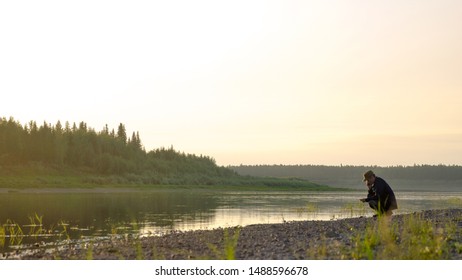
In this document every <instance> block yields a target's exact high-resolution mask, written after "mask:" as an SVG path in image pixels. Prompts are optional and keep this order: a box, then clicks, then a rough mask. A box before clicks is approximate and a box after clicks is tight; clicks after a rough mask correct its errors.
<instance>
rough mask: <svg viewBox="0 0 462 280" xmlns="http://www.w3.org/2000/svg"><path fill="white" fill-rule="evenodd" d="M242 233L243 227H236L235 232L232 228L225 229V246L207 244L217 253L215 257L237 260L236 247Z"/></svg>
mask: <svg viewBox="0 0 462 280" xmlns="http://www.w3.org/2000/svg"><path fill="white" fill-rule="evenodd" d="M240 233H241V228H240V227H236V228H234V231H233V233H231V232H230V229H224V232H223V248H222V249H219V247H218V246H216V245H214V244H207V246H208V247H209V249H210V250H211V251H212V252H213V253H214V254H215V257H214V258H213V259H218V260H235V259H236V248H237V244H238V241H239V234H240Z"/></svg>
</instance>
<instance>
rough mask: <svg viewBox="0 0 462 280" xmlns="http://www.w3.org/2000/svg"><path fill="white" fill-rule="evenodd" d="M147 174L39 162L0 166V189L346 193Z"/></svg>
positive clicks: (256, 180)
mask: <svg viewBox="0 0 462 280" xmlns="http://www.w3.org/2000/svg"><path fill="white" fill-rule="evenodd" d="M145 176H148V175H142V174H141V175H140V174H123V175H114V174H112V175H104V174H98V173H97V172H95V171H94V170H91V169H88V168H86V169H85V168H80V169H75V168H70V167H63V166H59V167H58V166H51V165H44V164H40V163H35V164H29V165H24V166H2V165H0V188H5V189H9V190H10V191H14V190H20V189H31V188H33V189H44V188H47V189H50V188H89V189H91V188H134V187H137V188H172V187H175V188H186V189H191V188H194V189H197V190H210V189H215V190H230V189H231V190H236V191H245V190H252V191H259V190H274V191H279V190H291V191H307V190H310V191H333V190H339V191H340V190H345V189H339V188H331V187H329V186H325V185H319V184H315V183H312V182H309V181H306V180H302V179H297V178H269V177H250V176H237V175H236V176H232V177H210V178H209V180H208V183H207V184H203V183H200V182H201V181H204V180H202V179H204V178H202V179H201V180H198V178H196V177H194V176H192V177H191V175H188V176H184V177H182V175H181V174H180V175H178V174H177V175H174V177H166V178H164V179H163V180H159V181H161V183H156V184H152V183H150V180H148V178H147V177H145Z"/></svg>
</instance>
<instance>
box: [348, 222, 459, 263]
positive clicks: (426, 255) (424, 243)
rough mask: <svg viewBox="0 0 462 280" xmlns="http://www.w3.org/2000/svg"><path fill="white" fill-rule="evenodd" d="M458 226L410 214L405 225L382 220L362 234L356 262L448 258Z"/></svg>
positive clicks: (354, 254) (356, 247) (354, 255)
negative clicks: (437, 223)
mask: <svg viewBox="0 0 462 280" xmlns="http://www.w3.org/2000/svg"><path fill="white" fill-rule="evenodd" d="M455 232H456V225H455V223H453V222H452V223H451V222H448V223H446V224H443V225H436V224H434V223H433V222H432V221H430V220H427V219H425V218H423V217H422V216H421V215H407V216H405V217H404V218H403V221H402V224H401V225H399V224H398V223H397V222H394V221H390V219H389V218H388V217H385V216H384V217H380V218H379V219H378V221H377V222H376V223H372V224H370V225H368V226H367V227H366V229H365V231H363V232H358V233H357V234H356V235H355V237H354V239H353V241H354V248H353V250H351V251H350V252H349V255H350V257H351V258H352V259H397V260H438V259H446V258H447V257H448V254H449V251H450V249H451V245H450V244H449V240H450V239H451V238H452V236H453V235H454V234H455Z"/></svg>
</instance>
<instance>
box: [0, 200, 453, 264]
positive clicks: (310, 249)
mask: <svg viewBox="0 0 462 280" xmlns="http://www.w3.org/2000/svg"><path fill="white" fill-rule="evenodd" d="M413 216H416V217H419V218H421V219H422V220H424V221H427V222H429V223H430V224H431V225H432V227H433V229H434V230H433V231H432V233H428V232H427V233H425V232H423V233H421V234H423V235H426V234H428V235H430V234H437V233H438V234H440V236H441V238H440V239H441V240H444V241H445V244H446V247H445V248H446V250H445V253H444V254H442V255H441V258H443V259H462V209H445V210H428V211H423V212H419V213H412V214H402V215H395V216H393V217H392V219H391V221H388V222H389V226H390V227H394V228H396V230H395V231H396V232H401V231H402V230H403V227H405V226H406V225H405V224H406V223H405V221H406V219H408V218H410V217H413ZM379 221H380V220H378V219H377V218H373V217H359V218H347V219H341V220H332V221H301V222H286V223H282V224H259V225H250V226H245V227H242V228H241V227H236V228H227V229H214V230H197V231H188V232H173V233H170V234H167V235H164V236H151V237H143V238H134V237H131V236H127V237H125V238H118V239H115V238H114V239H112V240H101V241H98V242H96V241H95V242H94V243H93V244H92V243H89V244H76V245H68V246H62V247H59V248H52V249H50V248H36V249H33V250H27V251H24V250H23V251H18V252H12V253H6V254H4V255H1V254H0V258H2V259H88V258H90V259H124V260H133V259H167V260H171V259H179V260H188V259H226V258H230V257H235V258H236V259H252V260H258V259H263V260H268V259H289V260H290V259H355V258H356V257H355V256H354V255H353V254H352V252H353V251H355V248H356V247H357V246H358V244H357V240H358V239H357V236H359V235H360V234H361V233H363V232H365V231H366V230H367V228H369V229H370V228H374V225H376V224H377V223H378V222H379ZM448 223H450V224H451V225H452V229H451V230H450V232H448V231H447V230H446V229H445V227H447V225H448ZM395 238H396V240H399V239H400V235H399V234H398V235H397V236H396V237H395ZM398 245H399V242H398ZM416 246H417V245H416ZM424 249H427V248H425V247H424Z"/></svg>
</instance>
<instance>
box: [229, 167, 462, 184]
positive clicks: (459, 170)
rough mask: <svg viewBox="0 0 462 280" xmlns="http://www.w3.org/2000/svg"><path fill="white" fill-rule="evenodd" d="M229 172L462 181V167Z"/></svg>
mask: <svg viewBox="0 0 462 280" xmlns="http://www.w3.org/2000/svg"><path fill="white" fill-rule="evenodd" d="M229 168H231V169H233V170H234V171H236V172H238V173H239V174H241V175H251V176H271V177H297V178H304V179H307V180H310V181H315V182H316V181H318V180H321V181H325V180H328V179H349V180H355V179H356V180H358V181H361V180H362V175H363V174H364V172H366V171H367V170H373V171H374V172H375V173H376V174H377V176H383V177H385V178H393V179H400V180H445V181H451V180H462V166H458V165H443V164H438V165H428V164H424V165H417V164H416V165H412V166H402V165H398V166H387V167H383V166H353V165H341V166H326V165H240V166H229Z"/></svg>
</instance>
